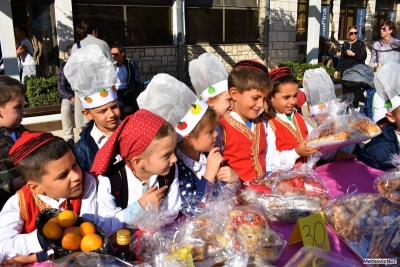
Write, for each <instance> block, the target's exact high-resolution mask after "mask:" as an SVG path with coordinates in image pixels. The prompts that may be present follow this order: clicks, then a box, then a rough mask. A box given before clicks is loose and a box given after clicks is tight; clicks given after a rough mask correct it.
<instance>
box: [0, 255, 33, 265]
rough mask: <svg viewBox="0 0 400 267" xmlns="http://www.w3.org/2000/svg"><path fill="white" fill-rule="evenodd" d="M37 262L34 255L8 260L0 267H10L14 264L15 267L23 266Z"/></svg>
mask: <svg viewBox="0 0 400 267" xmlns="http://www.w3.org/2000/svg"><path fill="white" fill-rule="evenodd" d="M33 262H37V258H36V254H31V255H28V256H20V255H19V256H15V257H14V258H12V259H8V260H6V261H3V262H1V263H0V265H1V266H12V265H13V264H14V266H15V265H17V266H20V265H25V264H28V263H33Z"/></svg>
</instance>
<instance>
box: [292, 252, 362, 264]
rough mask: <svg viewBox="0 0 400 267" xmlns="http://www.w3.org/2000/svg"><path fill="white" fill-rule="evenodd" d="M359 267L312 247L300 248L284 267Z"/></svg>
mask: <svg viewBox="0 0 400 267" xmlns="http://www.w3.org/2000/svg"><path fill="white" fill-rule="evenodd" d="M313 266H315V267H317V266H331V267H361V264H360V263H358V262H356V261H354V260H351V259H349V258H344V257H343V256H341V255H338V254H336V253H333V252H328V251H326V250H323V249H320V248H314V247H302V248H301V249H300V250H299V251H298V252H297V253H296V254H294V256H293V257H292V258H291V259H290V260H289V261H288V263H286V265H285V267H313Z"/></svg>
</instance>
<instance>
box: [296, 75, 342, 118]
mask: <svg viewBox="0 0 400 267" xmlns="http://www.w3.org/2000/svg"><path fill="white" fill-rule="evenodd" d="M303 87H304V93H305V94H306V99H307V105H308V107H309V110H310V115H316V114H318V113H321V112H324V111H325V110H326V109H327V108H328V107H329V105H330V104H331V103H332V101H334V100H335V99H336V95H335V86H334V84H333V82H332V79H331V77H330V76H329V74H328V73H327V72H326V70H325V69H324V68H317V69H310V70H306V71H305V72H304V78H303Z"/></svg>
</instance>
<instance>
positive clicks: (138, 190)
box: [97, 165, 181, 224]
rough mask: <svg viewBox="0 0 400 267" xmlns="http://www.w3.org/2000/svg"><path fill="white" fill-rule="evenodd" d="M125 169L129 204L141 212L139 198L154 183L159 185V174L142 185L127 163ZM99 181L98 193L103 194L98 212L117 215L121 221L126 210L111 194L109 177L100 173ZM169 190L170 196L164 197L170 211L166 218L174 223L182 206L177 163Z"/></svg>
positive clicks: (99, 200)
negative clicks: (119, 205) (118, 205)
mask: <svg viewBox="0 0 400 267" xmlns="http://www.w3.org/2000/svg"><path fill="white" fill-rule="evenodd" d="M125 171H126V175H127V180H128V206H131V205H136V206H137V207H138V208H135V209H134V210H133V211H134V212H135V213H140V212H142V211H143V208H142V207H141V206H140V204H138V203H139V202H138V201H139V198H140V197H141V196H142V195H143V193H144V192H146V190H147V189H148V188H150V187H152V186H154V185H156V186H159V185H158V181H157V175H153V176H151V177H150V179H149V182H148V183H147V185H142V182H141V181H140V180H139V179H138V178H137V177H136V176H135V175H134V174H133V172H132V171H131V170H130V169H129V167H128V166H126V165H125ZM98 181H99V186H98V193H97V194H98V195H99V196H101V197H99V198H97V203H98V214H99V215H100V216H104V217H111V216H115V217H116V218H118V219H119V220H120V221H123V219H124V214H123V211H124V210H122V209H121V208H120V207H117V206H116V205H115V198H114V196H113V195H112V194H111V184H110V180H109V178H108V177H106V176H102V175H99V177H98ZM168 190H169V193H168V196H167V197H166V198H165V199H164V203H163V204H166V205H167V207H168V211H169V214H168V218H166V219H165V223H166V224H169V223H172V222H173V221H174V220H175V219H176V218H177V217H178V214H179V209H180V208H181V198H180V191H179V180H178V168H177V166H176V165H175V177H174V181H173V182H172V184H171V186H170V188H168ZM138 209H139V210H138ZM131 217H133V218H135V214H132V216H131ZM131 223H132V222H131Z"/></svg>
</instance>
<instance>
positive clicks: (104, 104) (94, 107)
mask: <svg viewBox="0 0 400 267" xmlns="http://www.w3.org/2000/svg"><path fill="white" fill-rule="evenodd" d="M64 74H65V77H67V79H68V81H69V83H70V84H71V86H72V88H74V90H76V91H79V95H82V96H83V97H79V101H80V102H81V103H82V107H83V110H82V113H83V115H84V116H85V117H86V118H87V119H88V120H89V121H90V122H89V123H88V124H87V127H86V128H85V129H84V130H83V131H82V132H81V134H80V137H81V138H80V139H79V141H78V142H77V143H76V144H75V151H76V155H77V159H78V162H79V164H80V167H81V168H82V171H83V172H89V171H90V168H91V167H92V164H93V160H94V157H95V155H96V153H97V151H98V150H99V149H100V148H101V147H102V146H103V145H104V144H105V143H106V141H107V140H108V138H109V137H110V136H111V134H112V133H113V132H114V131H115V129H116V128H117V127H118V125H119V123H120V115H121V113H120V109H119V105H118V99H117V93H116V91H117V90H116V88H115V86H114V85H115V83H116V81H117V77H116V73H115V69H114V66H113V65H112V63H111V61H109V60H108V59H107V58H106V57H105V56H104V55H103V54H102V52H101V49H100V48H99V47H98V46H97V45H89V46H85V47H83V48H81V49H79V50H78V51H77V52H75V53H74V54H72V55H71V57H70V58H69V59H68V61H67V64H66V65H65V67H64ZM75 112H78V111H75Z"/></svg>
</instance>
